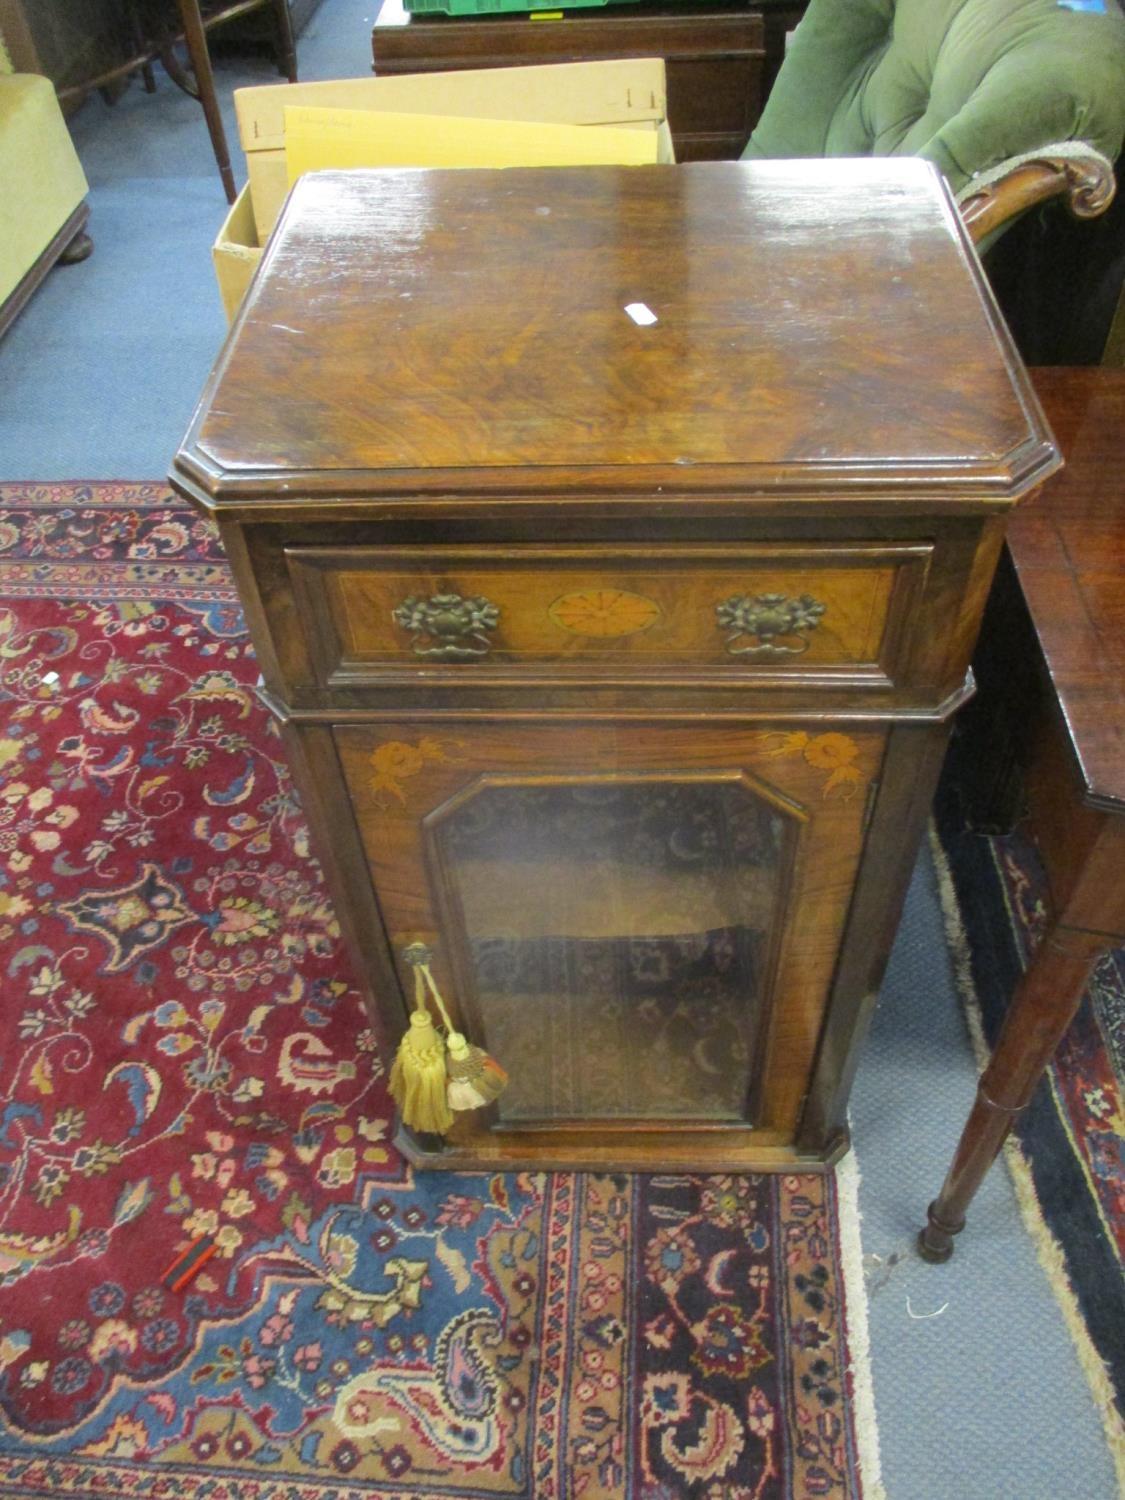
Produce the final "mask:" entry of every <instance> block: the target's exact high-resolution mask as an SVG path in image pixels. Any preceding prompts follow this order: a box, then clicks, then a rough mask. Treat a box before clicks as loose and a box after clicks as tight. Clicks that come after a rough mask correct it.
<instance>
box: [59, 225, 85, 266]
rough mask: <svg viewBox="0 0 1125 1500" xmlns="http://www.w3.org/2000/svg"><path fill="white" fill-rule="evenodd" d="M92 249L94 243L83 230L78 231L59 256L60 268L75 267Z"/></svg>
mask: <svg viewBox="0 0 1125 1500" xmlns="http://www.w3.org/2000/svg"><path fill="white" fill-rule="evenodd" d="M93 248H94V242H93V240H92V239H91V238H90V236H89V235H88V234H87V233H86V231H85V230H84V229H80V230H79V231H78V233H77V234H76V235H75V236H74V238H73V239H72V240H71V241H70V243H69V244H68V245H67V246H66V248H65V249H64V250H63V252H62V254H61V255H60V256H59V265H60V266H76V265H77V264H78V262H79V261H80V260H85V259H86V257H87V256H88V255H89V254H90V252H91V251H92V250H93Z"/></svg>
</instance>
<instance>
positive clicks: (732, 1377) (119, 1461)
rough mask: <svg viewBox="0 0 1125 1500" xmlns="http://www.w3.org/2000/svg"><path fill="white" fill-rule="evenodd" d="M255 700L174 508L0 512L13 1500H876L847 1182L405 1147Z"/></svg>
mask: <svg viewBox="0 0 1125 1500" xmlns="http://www.w3.org/2000/svg"><path fill="white" fill-rule="evenodd" d="M256 675H257V674H256V668H255V663H254V660H253V656H252V652H251V649H250V646H249V644H248V641H247V638H246V636H245V634H244V632H243V628H242V621H241V616H240V614H239V611H238V607H237V599H236V596H235V593H234V589H233V585H232V582H231V579H230V575H229V573H228V571H227V569H226V565H225V563H224V561H223V558H222V554H221V551H220V549H219V547H218V543H217V541H216V539H215V536H214V533H213V531H212V529H211V528H210V526H209V525H207V524H206V523H205V522H203V521H202V520H200V519H198V518H197V517H196V516H195V515H194V514H193V513H192V512H191V511H190V510H189V509H188V508H187V507H186V506H184V505H183V504H182V503H180V502H179V501H177V500H176V499H174V498H173V497H172V496H170V495H169V494H168V492H167V491H166V490H165V489H164V488H163V487H162V486H159V485H126V484H97V485H43V486H38V485H3V486H0V972H2V974H3V980H4V986H5V992H4V1002H5V1003H4V1006H3V1009H2V1011H0V1037H2V1041H0V1492H2V1493H5V1494H13V1495H14V1494H19V1495H23V1496H39V1495H47V1494H58V1495H83V1496H85V1495H94V1494H119V1495H125V1496H145V1497H149V1496H151V1497H154V1500H155V1497H158V1496H169V1495H175V1496H177V1497H180V1500H204V1497H207V1500H267V1497H270V1500H273V1497H279V1496H285V1497H290V1496H292V1497H302V1500H345V1497H347V1500H361V1497H364V1500H365V1497H370V1500H379V1497H384V1496H385V1497H392V1496H393V1497H417V1500H423V1497H425V1500H437V1497H441V1496H446V1495H448V1496H459V1497H474V1496H480V1497H493V1496H511V1497H528V1500H550V1497H554V1496H558V1497H562V1496H578V1495H581V1496H585V1497H589V1500H596V1497H611V1496H612V1497H616V1496H628V1497H638V1500H672V1497H679V1496H693V1497H694V1496H700V1497H708V1500H797V1497H806V1496H817V1497H827V1500H851V1497H858V1496H860V1495H862V1494H863V1493H864V1490H863V1482H862V1479H861V1474H860V1469H859V1462H858V1459H857V1432H856V1421H855V1419H854V1416H853V1397H854V1396H855V1383H856V1380H857V1378H858V1379H860V1380H862V1371H860V1372H859V1374H858V1376H857V1372H856V1371H853V1370H852V1369H850V1368H849V1354H848V1346H847V1317H848V1311H849V1310H848V1309H847V1308H846V1307H845V1305H844V1290H843V1287H844V1279H845V1272H846V1270H847V1267H845V1265H844V1257H843V1252H842V1250H841V1232H840V1205H839V1201H838V1195H837V1188H836V1185H835V1183H834V1181H833V1179H832V1178H831V1177H829V1178H821V1177H816V1176H808V1175H801V1176H798V1175H794V1176H790V1177H753V1176H742V1177H702V1176H698V1177H691V1176H675V1177H672V1176H669V1177H661V1176H652V1177H647V1178H645V1177H627V1176H615V1175H608V1176H594V1175H561V1174H560V1175H556V1176H545V1175H543V1174H526V1173H511V1174H495V1175H489V1174H456V1175H455V1174H424V1173H420V1174H418V1175H416V1176H415V1175H413V1174H412V1173H411V1172H410V1171H409V1169H408V1168H407V1166H406V1164H405V1163H404V1162H403V1161H402V1160H401V1159H400V1158H399V1157H398V1155H397V1154H396V1153H395V1151H394V1150H393V1148H392V1147H391V1146H390V1145H389V1143H388V1138H389V1134H390V1120H391V1112H390V1107H389V1104H388V1099H387V1094H386V1089H385V1080H384V1076H383V1074H384V1065H383V1059H382V1057H381V1056H380V1051H379V1046H378V1042H377V1039H376V1036H375V1034H374V1033H373V1031H372V1030H371V1029H370V1027H369V1025H368V1022H367V1019H366V1017H365V1015H364V1013H363V1011H362V1008H361V1005H360V1003H359V999H358V995H357V992H356V990H355V987H354V985H353V983H352V981H351V977H350V974H349V969H348V963H347V960H346V958H345V956H344V954H343V952H342V949H341V946H340V939H339V931H338V927H337V923H336V919H335V916H334V913H333V911H332V907H331V904H330V902H329V901H328V899H327V896H326V893H325V890H324V887H323V885H322V881H321V876H320V871H319V868H318V866H317V864H316V862H315V859H314V857H313V854H312V852H311V851H310V849H309V844H308V835H307V831H306V828H305V825H304V822H303V819H302V816H301V812H300V809H299V807H298V805H297V803H296V800H295V798H294V794H293V790H292V787H291V784H290V781H289V778H288V774H287V772H286V769H285V766H284V763H283V759H282V755H281V749H280V743H279V740H278V738H277V736H276V733H275V731H274V728H273V726H272V724H271V722H270V720H269V718H268V716H267V715H266V713H265V711H264V710H263V709H262V707H261V706H260V705H259V703H258V701H257V699H256V697H255V696H254V693H253V684H254V681H255V679H256ZM201 1235H207V1236H210V1237H212V1238H213V1240H214V1243H215V1245H216V1247H217V1249H216V1253H215V1255H214V1256H213V1258H212V1259H210V1260H209V1261H208V1262H207V1264H206V1265H205V1266H203V1268H202V1269H201V1271H200V1272H199V1274H197V1275H196V1276H195V1278H194V1279H193V1280H192V1281H191V1282H190V1283H189V1284H188V1285H187V1286H185V1287H183V1288H182V1290H180V1291H172V1290H170V1289H169V1288H168V1287H167V1286H166V1285H165V1284H164V1282H163V1275H164V1272H165V1270H166V1268H167V1267H168V1265H169V1263H170V1262H172V1261H173V1260H174V1259H175V1258H176V1256H177V1255H178V1254H179V1253H180V1252H182V1251H183V1250H184V1248H185V1247H186V1246H187V1245H189V1244H190V1243H191V1242H192V1241H193V1240H194V1239H196V1238H197V1237H199V1236H201ZM850 1253H852V1254H853V1258H854V1252H850ZM860 1312H861V1309H858V1308H855V1307H853V1308H852V1309H851V1313H852V1315H859V1314H860ZM867 1493H868V1495H869V1496H870V1495H873V1494H874V1493H875V1489H874V1486H869V1488H868V1490H867Z"/></svg>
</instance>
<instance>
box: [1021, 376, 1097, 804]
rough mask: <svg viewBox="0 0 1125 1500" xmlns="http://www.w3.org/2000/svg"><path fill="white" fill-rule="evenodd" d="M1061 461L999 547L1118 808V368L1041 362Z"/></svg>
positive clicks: (1093, 787)
mask: <svg viewBox="0 0 1125 1500" xmlns="http://www.w3.org/2000/svg"><path fill="white" fill-rule="evenodd" d="M1033 375H1034V381H1035V385H1036V388H1037V389H1038V391H1039V394H1040V396H1041V398H1042V400H1043V404H1044V406H1045V407H1046V410H1047V414H1048V416H1049V418H1050V420H1051V423H1052V425H1053V426H1054V429H1055V433H1056V436H1057V437H1058V440H1059V446H1060V447H1061V448H1062V451H1063V456H1064V458H1065V460H1066V467H1065V468H1064V469H1063V471H1062V472H1061V473H1060V474H1056V475H1055V476H1054V477H1053V478H1052V479H1050V480H1049V481H1048V483H1047V484H1046V485H1045V486H1044V487H1043V489H1042V490H1040V491H1039V492H1038V494H1036V495H1033V496H1032V497H1031V499H1030V500H1028V501H1027V502H1026V503H1025V504H1024V505H1021V506H1020V507H1019V509H1018V510H1017V511H1016V512H1015V514H1014V515H1013V517H1012V519H1011V521H1010V523H1009V527H1008V534H1007V535H1008V548H1009V551H1010V552H1011V555H1012V560H1013V562H1014V563H1015V566H1016V572H1017V574H1018V576H1019V581H1020V587H1021V589H1022V590H1023V595H1024V598H1025V599H1026V600H1027V604H1028V608H1029V610H1030V613H1031V617H1032V620H1033V622H1034V625H1035V629H1036V631H1037V633H1038V637H1039V645H1040V648H1041V649H1042V652H1043V656H1044V659H1045V660H1046V663H1047V666H1048V667H1049V669H1050V673H1051V679H1052V682H1053V684H1054V688H1055V692H1056V694H1057V696H1058V699H1059V703H1060V705H1061V707H1062V711H1063V716H1064V719H1065V722H1066V726H1067V730H1068V732H1069V735H1070V738H1071V743H1072V745H1073V747H1074V751H1075V754H1076V756H1077V759H1078V763H1079V765H1080V767H1081V770H1082V775H1083V777H1084V779H1085V783H1086V800H1087V801H1088V802H1089V803H1090V804H1092V805H1094V806H1098V807H1102V808H1105V809H1106V810H1108V811H1114V812H1118V813H1122V812H1125V369H1108V368H1106V369H1103V368H1098V367H1091V368H1084V369H1040V370H1036V371H1034V372H1033Z"/></svg>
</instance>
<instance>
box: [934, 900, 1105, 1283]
mask: <svg viewBox="0 0 1125 1500" xmlns="http://www.w3.org/2000/svg"><path fill="white" fill-rule="evenodd" d="M1107 946H1108V942H1107V939H1106V937H1105V936H1104V935H1102V934H1099V933H1088V932H1075V931H1073V930H1071V929H1068V928H1064V927H1059V926H1055V927H1052V928H1051V929H1050V930H1049V931H1048V933H1047V935H1046V936H1045V937H1044V938H1043V941H1042V942H1041V943H1040V945H1039V947H1038V948H1037V949H1036V952H1035V955H1034V957H1033V958H1032V960H1031V963H1030V964H1029V965H1028V968H1027V971H1026V973H1025V974H1024V976H1023V978H1022V979H1021V980H1020V982H1019V984H1018V985H1017V986H1016V989H1015V992H1014V994H1013V995H1012V999H1011V1003H1010V1004H1009V1007H1008V1013H1007V1015H1006V1016H1005V1018H1004V1025H1003V1027H1002V1028H1001V1031H1000V1036H999V1038H998V1039H997V1042H996V1049H995V1051H994V1052H993V1054H992V1060H991V1062H990V1063H989V1064H988V1067H987V1068H986V1069H985V1071H984V1074H983V1076H982V1077H981V1081H980V1085H979V1087H978V1089H977V1099H976V1103H975V1104H974V1105H973V1109H972V1113H971V1114H970V1115H969V1120H968V1123H967V1124H966V1126H965V1129H964V1132H963V1134H962V1136H961V1142H960V1144H959V1146H958V1147H957V1153H956V1155H955V1156H954V1158H953V1165H952V1166H951V1167H950V1169H949V1175H948V1177H947V1178H946V1179H945V1185H944V1186H943V1187H942V1190H941V1192H940V1193H939V1194H938V1197H937V1198H936V1199H935V1201H934V1202H933V1203H931V1204H930V1208H929V1213H928V1215H927V1219H928V1222H927V1224H926V1227H925V1228H924V1229H923V1230H922V1232H921V1234H920V1235H919V1239H918V1248H919V1251H920V1252H921V1254H922V1257H923V1259H925V1260H928V1261H934V1262H940V1261H945V1260H948V1259H949V1257H950V1256H951V1255H952V1254H953V1236H954V1235H957V1234H960V1232H961V1230H962V1229H963V1228H964V1227H965V1212H966V1210H967V1209H968V1206H969V1204H970V1203H971V1202H972V1200H973V1197H974V1195H975V1193H976V1191H977V1189H978V1188H979V1187H980V1185H981V1182H982V1181H983V1180H984V1175H985V1173H986V1172H987V1171H988V1169H989V1167H990V1166H991V1165H992V1163H993V1161H994V1160H995V1158H996V1155H997V1153H998V1152H999V1150H1000V1148H1001V1146H1002V1145H1003V1144H1004V1141H1005V1139H1006V1137H1007V1135H1008V1132H1009V1130H1011V1128H1012V1126H1013V1124H1014V1123H1015V1121H1016V1119H1017V1118H1018V1117H1019V1115H1020V1114H1021V1113H1022V1112H1023V1110H1025V1109H1026V1108H1027V1106H1028V1104H1029V1103H1030V1102H1031V1096H1032V1094H1033V1093H1034V1092H1035V1088H1036V1085H1037V1084H1038V1082H1039V1080H1040V1078H1041V1077H1042V1076H1043V1071H1044V1069H1045V1068H1046V1066H1047V1064H1048V1062H1049V1061H1050V1060H1051V1056H1052V1054H1053V1053H1054V1051H1055V1048H1056V1047H1057V1046H1058V1044H1059V1042H1060V1041H1061V1040H1062V1036H1063V1033H1064V1032H1065V1031H1066V1028H1067V1027H1068V1026H1069V1025H1070V1022H1071V1020H1072V1019H1073V1017H1074V1013H1075V1011H1076V1010H1077V1009H1078V1005H1079V1002H1080V1001H1081V999H1082V995H1083V993H1084V991H1085V989H1086V983H1087V980H1088V979H1089V977H1090V970H1091V969H1092V968H1093V966H1094V964H1095V962H1096V961H1097V959H1098V958H1099V957H1100V955H1101V954H1102V953H1104V952H1105V951H1106V948H1107Z"/></svg>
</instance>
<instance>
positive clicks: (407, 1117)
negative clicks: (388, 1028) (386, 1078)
mask: <svg viewBox="0 0 1125 1500" xmlns="http://www.w3.org/2000/svg"><path fill="white" fill-rule="evenodd" d="M390 1089H391V1098H392V1099H393V1100H394V1101H395V1103H396V1104H397V1105H398V1107H399V1112H400V1114H401V1115H402V1119H403V1123H404V1124H406V1125H409V1126H410V1127H411V1129H412V1130H426V1131H430V1132H431V1133H432V1134H434V1135H444V1134H445V1132H446V1131H447V1130H448V1129H449V1127H450V1126H451V1125H452V1124H453V1115H452V1113H451V1112H450V1108H449V1101H448V1099H447V1098H446V1076H445V1047H444V1045H443V1044H442V1040H441V1037H440V1036H438V1034H437V1031H436V1030H435V1029H434V1023H433V1021H432V1020H431V1019H430V1014H429V1011H426V1010H415V1011H412V1012H411V1015H410V1026H409V1028H408V1030H407V1032H406V1035H405V1036H404V1037H403V1039H402V1041H401V1042H400V1043H399V1047H398V1052H397V1054H396V1055H395V1061H394V1067H392V1069H391V1083H390Z"/></svg>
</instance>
